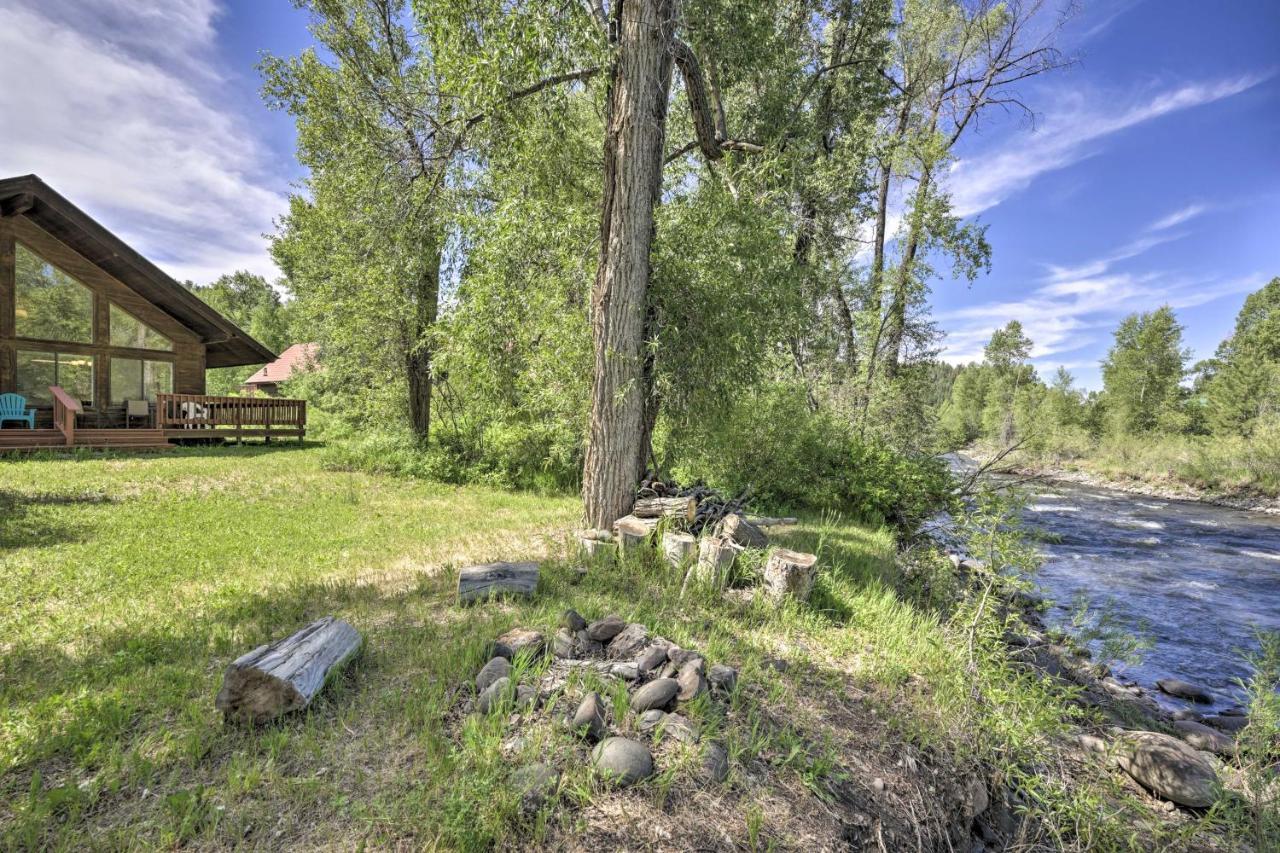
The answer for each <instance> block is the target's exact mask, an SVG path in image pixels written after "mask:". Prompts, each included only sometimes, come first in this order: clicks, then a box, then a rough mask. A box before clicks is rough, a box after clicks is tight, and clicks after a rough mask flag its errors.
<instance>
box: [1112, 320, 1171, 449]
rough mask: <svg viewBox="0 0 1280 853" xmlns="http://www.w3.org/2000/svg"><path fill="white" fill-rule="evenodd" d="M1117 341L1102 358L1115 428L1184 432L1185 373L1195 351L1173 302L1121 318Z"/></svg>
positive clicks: (1138, 430)
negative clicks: (1185, 342)
mask: <svg viewBox="0 0 1280 853" xmlns="http://www.w3.org/2000/svg"><path fill="white" fill-rule="evenodd" d="M1115 338H1116V339H1115V344H1114V345H1113V346H1112V347H1111V350H1110V352H1108V353H1107V357H1106V359H1105V360H1104V361H1103V362H1102V385H1103V393H1104V394H1106V396H1107V400H1108V403H1109V405H1108V414H1109V417H1110V419H1111V420H1112V422H1113V429H1114V431H1116V432H1120V433H1129V434H1141V433H1147V432H1152V431H1155V430H1160V431H1163V432H1178V431H1180V428H1181V427H1182V426H1183V423H1184V421H1183V420H1182V412H1181V407H1180V404H1181V400H1182V390H1181V382H1182V377H1183V376H1185V375H1186V363H1187V360H1188V358H1190V350H1188V349H1186V348H1184V347H1183V346H1182V326H1181V325H1179V323H1178V321H1177V320H1176V319H1175V318H1174V315H1173V309H1172V308H1170V307H1169V306H1167V305H1166V306H1164V307H1163V308H1158V309H1156V310H1155V311H1152V312H1150V313H1146V314H1131V315H1129V316H1128V317H1126V318H1124V319H1123V320H1122V321H1120V326H1119V327H1118V328H1117V329H1116V333H1115Z"/></svg>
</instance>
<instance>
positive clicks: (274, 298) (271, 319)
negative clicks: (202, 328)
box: [186, 270, 296, 394]
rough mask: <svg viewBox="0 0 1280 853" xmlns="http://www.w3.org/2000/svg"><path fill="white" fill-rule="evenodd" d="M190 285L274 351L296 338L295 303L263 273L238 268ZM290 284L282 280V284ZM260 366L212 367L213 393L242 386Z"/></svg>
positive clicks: (210, 386) (223, 313) (211, 385)
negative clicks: (210, 279)
mask: <svg viewBox="0 0 1280 853" xmlns="http://www.w3.org/2000/svg"><path fill="white" fill-rule="evenodd" d="M186 286H187V289H188V290H190V291H191V292H192V293H194V294H195V295H196V296H199V297H200V298H201V299H202V300H204V301H205V302H206V303H208V304H209V305H210V306H211V307H213V308H214V309H216V310H217V311H218V313H220V314H222V315H223V316H224V317H226V318H227V319H229V320H230V321H231V322H233V323H235V324H236V325H237V326H239V327H240V328H241V329H243V330H244V331H246V332H248V333H249V334H250V335H252V336H253V337H254V338H256V339H257V340H259V341H261V342H262V343H263V345H265V346H266V347H267V349H269V350H271V351H272V352H276V353H279V352H282V351H283V350H284V349H285V348H287V347H288V346H289V344H291V343H296V342H295V341H293V340H292V334H293V332H292V328H291V325H292V314H293V306H292V303H285V302H283V301H282V300H281V298H280V290H279V289H277V288H276V287H272V286H271V285H270V284H268V283H267V280H266V279H265V278H263V277H262V276H260V275H255V274H253V273H251V272H246V271H244V270H237V271H236V272H233V273H230V274H228V275H223V276H219V277H218V279H217V280H216V281H214V282H213V283H211V284H206V285H198V284H193V283H191V282H186ZM285 286H286V284H285V283H284V282H282V283H281V284H280V285H279V287H280V288H283V287H285ZM254 370H256V367H254V366H250V367H222V368H217V369H215V370H211V371H209V374H208V378H207V383H206V384H207V385H208V389H209V392H210V393H212V394H229V393H231V392H232V391H235V390H237V389H239V388H240V386H241V385H242V384H243V383H244V380H245V379H247V378H248V377H249V375H250V374H251V373H253V372H254Z"/></svg>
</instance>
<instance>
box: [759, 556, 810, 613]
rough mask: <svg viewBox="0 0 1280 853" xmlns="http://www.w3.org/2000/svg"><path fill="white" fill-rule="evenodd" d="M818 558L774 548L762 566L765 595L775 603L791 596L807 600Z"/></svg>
mask: <svg viewBox="0 0 1280 853" xmlns="http://www.w3.org/2000/svg"><path fill="white" fill-rule="evenodd" d="M817 562H818V558H817V557H816V556H815V555H813V554H803V553H801V552H799V551H788V550H787V549H785V548H774V549H773V550H772V551H770V552H769V560H768V562H766V563H765V564H764V590H765V594H766V595H768V596H769V597H770V598H772V599H774V600H775V601H777V600H781V599H782V598H785V597H786V596H793V597H795V598H796V599H798V600H800V601H806V600H808V598H809V592H810V591H811V590H812V589H813V578H814V576H815V575H816V574H817V569H816V568H815V567H816V565H817Z"/></svg>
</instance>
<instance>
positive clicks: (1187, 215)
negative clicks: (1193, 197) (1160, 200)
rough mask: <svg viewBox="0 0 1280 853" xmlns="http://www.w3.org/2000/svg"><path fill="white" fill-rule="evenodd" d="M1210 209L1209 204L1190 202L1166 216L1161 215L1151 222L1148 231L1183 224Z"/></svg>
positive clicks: (1161, 229) (1162, 229)
mask: <svg viewBox="0 0 1280 853" xmlns="http://www.w3.org/2000/svg"><path fill="white" fill-rule="evenodd" d="M1208 209H1209V207H1208V205H1204V204H1189V205H1187V206H1186V207H1184V208H1182V209H1181V210H1175V211H1174V212H1173V213H1170V214H1169V215H1168V216H1164V217H1161V218H1160V219H1157V220H1156V221H1155V222H1153V223H1151V225H1150V226H1148V228H1147V230H1148V231H1165V230H1167V229H1169V228H1173V227H1174V226H1176V225H1181V224H1182V223H1184V222H1188V221H1190V220H1192V219H1195V218H1196V217H1197V216H1199V215H1200V214H1202V213H1204V212H1205V211H1207V210H1208Z"/></svg>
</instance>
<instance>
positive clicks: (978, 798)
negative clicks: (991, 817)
mask: <svg viewBox="0 0 1280 853" xmlns="http://www.w3.org/2000/svg"><path fill="white" fill-rule="evenodd" d="M989 805H991V797H990V795H988V794H987V786H986V784H985V783H984V782H983V781H982V780H981V779H970V780H969V784H968V785H966V786H965V806H966V814H967V815H968V817H969V820H973V819H974V818H975V817H977V816H978V815H980V814H982V813H983V812H985V811H986V810H987V806H989Z"/></svg>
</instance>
